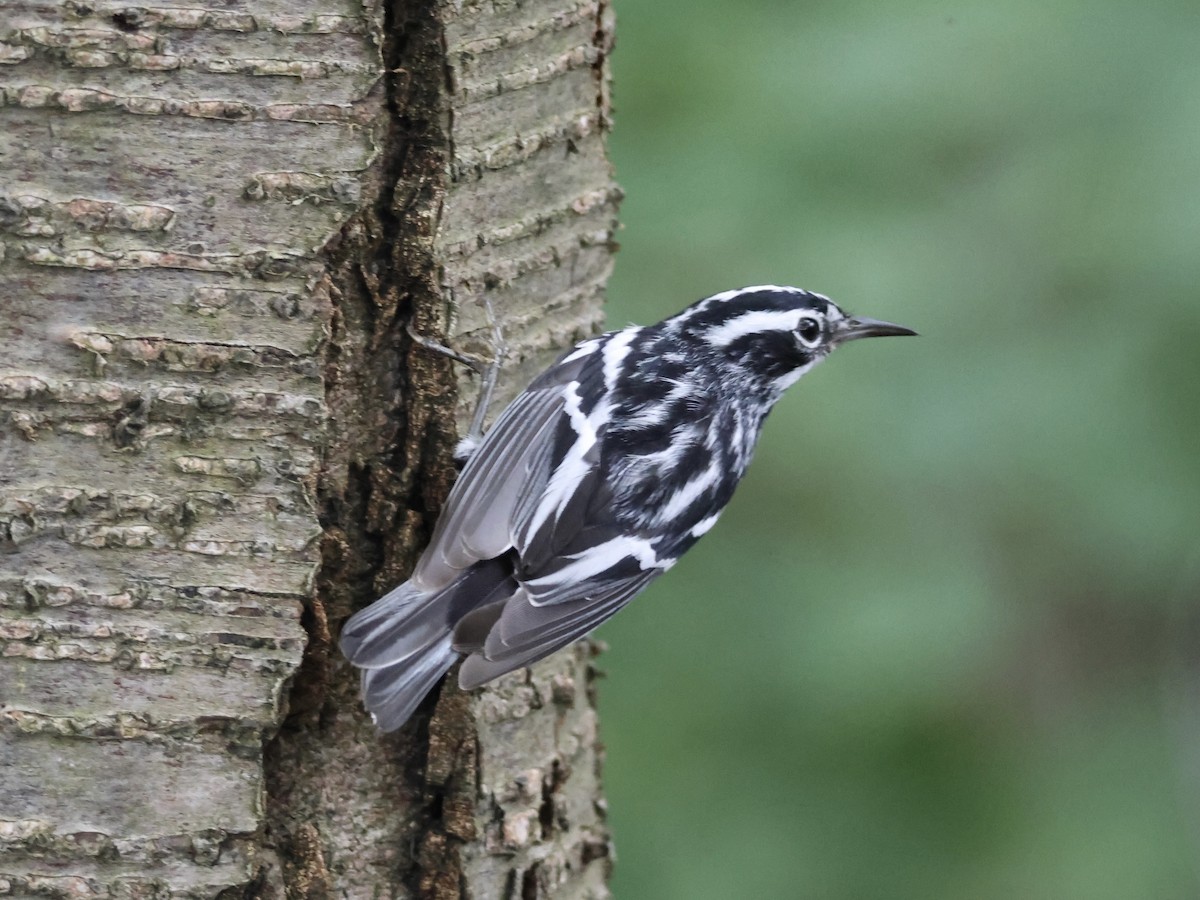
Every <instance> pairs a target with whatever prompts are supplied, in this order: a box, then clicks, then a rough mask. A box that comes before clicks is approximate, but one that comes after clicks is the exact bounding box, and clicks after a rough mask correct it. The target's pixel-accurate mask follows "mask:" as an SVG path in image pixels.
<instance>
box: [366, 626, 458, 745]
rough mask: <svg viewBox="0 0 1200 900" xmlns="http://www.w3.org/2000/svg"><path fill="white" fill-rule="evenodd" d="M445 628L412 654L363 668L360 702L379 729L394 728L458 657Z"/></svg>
mask: <svg viewBox="0 0 1200 900" xmlns="http://www.w3.org/2000/svg"><path fill="white" fill-rule="evenodd" d="M459 657H460V654H458V653H456V652H455V651H454V649H453V648H452V647H451V646H450V634H449V633H448V632H447V633H446V634H445V635H443V636H442V638H441V639H440V640H437V641H435V642H434V643H432V644H430V645H428V646H427V647H424V648H423V649H421V650H419V651H418V652H417V653H416V654H415V655H413V656H410V657H408V658H407V659H404V660H401V661H400V662H398V663H392V664H391V665H385V666H380V667H378V668H373V669H363V673H362V694H363V705H364V706H366V707H367V710H368V711H369V712H370V713H371V719H372V720H373V721H374V722H375V724H376V725H377V726H378V727H379V729H380V730H381V731H395V730H396V729H397V728H399V727H400V726H401V725H403V724H404V723H405V722H407V721H408V718H409V716H411V715H412V714H413V710H415V709H416V708H417V705H418V704H419V703H420V702H421V701H422V700H423V699H425V695H426V694H428V693H429V692H430V691H431V690H433V687H434V685H436V684H437V683H438V680H439V679H440V678H441V677H442V676H443V675H445V674H446V672H447V671H448V670H449V669H450V667H451V666H453V665H454V663H455V662H456V661H457V660H458V659H459Z"/></svg>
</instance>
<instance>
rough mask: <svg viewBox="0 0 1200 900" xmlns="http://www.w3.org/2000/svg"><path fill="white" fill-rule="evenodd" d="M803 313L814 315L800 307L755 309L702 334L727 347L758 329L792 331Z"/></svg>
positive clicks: (710, 341)
mask: <svg viewBox="0 0 1200 900" xmlns="http://www.w3.org/2000/svg"><path fill="white" fill-rule="evenodd" d="M803 315H816V314H815V313H813V312H811V311H808V310H801V309H769V310H768V309H756V310H754V311H752V312H747V313H742V314H741V315H740V316H737V317H736V318H733V319H730V320H729V321H728V322H723V323H721V324H720V325H715V326H713V327H712V328H710V329H708V331H707V332H705V334H704V338H705V340H707V341H708V342H709V343H710V344H712V345H713V346H714V347H728V346H729V345H730V344H732V343H733V342H734V341H736V340H737V339H738V338H741V337H745V336H746V335H748V334H756V333H758V332H760V331H794V330H795V328H796V326H797V325H798V324H800V317H801V316H803Z"/></svg>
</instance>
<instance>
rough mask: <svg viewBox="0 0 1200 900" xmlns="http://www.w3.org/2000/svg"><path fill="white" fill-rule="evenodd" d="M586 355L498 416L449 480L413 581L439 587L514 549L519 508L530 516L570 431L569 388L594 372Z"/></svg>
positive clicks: (576, 356) (552, 372)
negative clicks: (558, 444) (559, 445)
mask: <svg viewBox="0 0 1200 900" xmlns="http://www.w3.org/2000/svg"><path fill="white" fill-rule="evenodd" d="M592 355H593V354H592V353H583V354H581V353H580V351H579V350H576V351H574V352H572V353H569V354H568V355H566V356H565V357H564V358H563V359H562V360H560V361H559V362H558V363H556V364H555V365H553V366H551V367H550V368H549V369H548V370H546V371H545V372H543V373H542V374H541V375H540V376H538V378H537V379H536V380H535V381H534V382H533V384H531V385H530V386H529V387H528V388H527V389H526V390H525V391H524V392H523V393H522V394H520V395H519V396H518V397H517V398H516V399H515V400H514V401H513V402H512V403H511V404H510V405H509V406H508V408H507V409H505V410H504V412H503V413H501V415H500V417H499V418H498V419H497V420H496V423H495V424H494V425H493V426H492V427H491V428H490V429H489V430H488V432H487V434H486V435H484V437H483V440H482V441H481V442H480V444H479V447H478V448H477V449H476V450H475V452H474V453H473V454H472V456H471V458H470V459H469V460H468V461H467V464H466V466H465V467H464V468H463V471H462V473H461V474H460V475H459V476H458V479H457V480H456V481H455V483H454V487H453V489H452V490H451V491H450V496H449V497H447V499H446V505H445V507H444V508H443V509H442V514H441V515H440V516H439V517H438V521H437V524H436V525H435V526H434V530H433V536H432V538H431V539H430V542H429V547H428V549H426V551H425V553H424V554H423V555H422V556H421V560H420V562H419V563H417V566H416V569H415V570H414V572H413V575H412V581H413V582H414V583H416V584H417V585H419V586H421V587H422V588H423V589H426V590H429V589H435V588H440V587H444V586H445V585H447V584H449V583H450V582H452V581H453V580H454V579H455V578H457V577H458V576H459V575H460V574H461V572H462V570H463V569H466V568H468V567H470V566H472V565H474V564H475V563H477V562H479V561H480V560H484V559H492V558H494V557H497V556H500V555H502V554H503V553H505V552H507V551H508V550H509V549H511V548H512V547H513V546H514V541H513V535H514V533H515V531H516V530H517V525H518V520H519V517H520V515H521V509H522V508H525V509H526V515H528V507H529V498H537V497H540V496H542V495H543V494H544V493H545V492H546V489H547V484H548V482H549V480H550V478H551V475H552V474H553V466H552V458H553V455H554V450H555V446H556V442H557V441H558V440H560V438H562V432H563V430H564V429H567V430H569V426H568V425H567V422H568V420H567V418H566V416H565V415H564V409H565V404H566V394H567V389H568V388H569V387H570V386H571V385H573V384H579V383H580V380H581V379H583V380H585V381H586V380H588V379H589V373H590V372H591V370H592V369H596V370H598V369H599V366H598V365H595V364H594V361H593V360H592V359H591V357H592ZM589 364H590V365H589ZM591 377H599V378H603V374H602V373H599V372H597V374H596V375H595V376H591Z"/></svg>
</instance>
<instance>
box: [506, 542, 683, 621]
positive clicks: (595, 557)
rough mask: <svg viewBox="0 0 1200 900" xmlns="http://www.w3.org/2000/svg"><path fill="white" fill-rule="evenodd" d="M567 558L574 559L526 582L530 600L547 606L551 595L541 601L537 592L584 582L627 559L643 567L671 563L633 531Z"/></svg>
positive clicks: (652, 567)
mask: <svg viewBox="0 0 1200 900" xmlns="http://www.w3.org/2000/svg"><path fill="white" fill-rule="evenodd" d="M567 558H568V559H570V560H571V562H569V563H568V564H567V565H565V566H564V567H563V568H561V569H559V570H558V571H556V572H554V573H553V574H551V575H545V576H543V577H541V578H535V579H532V580H530V581H527V582H525V587H526V589H527V590H528V591H529V593H530V597H529V602H530V604H532V605H533V606H544V605H545V604H546V603H549V602H553V601H552V600H549V599H547V600H543V601H541V602H538V601H537V600H535V599H534V596H535V595H537V594H543V595H545V594H551V595H552V594H554V593H556V589H557V588H558V587H560V586H562V585H577V584H580V583H581V582H584V581H587V580H588V579H589V578H594V577H595V576H597V575H599V574H601V573H602V572H607V571H608V570H609V569H611V568H612V567H613V566H616V565H619V564H620V563H621V562H623V561H624V560H626V559H636V560H637V561H638V565H640V566H641V567H642V569H643V570H645V569H656V568H661V569H666V568H669V563H660V562H659V559H658V554H657V553H655V552H654V547H653V545H652V544H651V542H650V541H648V540H646V539H645V538H639V537H634V536H632V535H620V536H618V537H615V538H612V539H611V540H608V541H605V542H604V543H603V544H597V545H596V546H594V547H589V548H588V549H587V550H584V551H583V552H582V553H575V554H572V555H571V556H569V557H567Z"/></svg>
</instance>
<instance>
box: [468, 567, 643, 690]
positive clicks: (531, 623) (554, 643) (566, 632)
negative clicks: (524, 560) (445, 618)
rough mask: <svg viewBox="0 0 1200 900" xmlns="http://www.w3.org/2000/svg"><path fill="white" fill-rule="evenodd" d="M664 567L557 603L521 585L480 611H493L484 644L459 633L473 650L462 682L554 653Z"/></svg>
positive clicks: (592, 626)
mask: <svg viewBox="0 0 1200 900" xmlns="http://www.w3.org/2000/svg"><path fill="white" fill-rule="evenodd" d="M662 571H663V570H662V569H649V570H642V571H639V572H637V573H636V574H633V575H630V576H628V577H625V578H621V579H617V580H613V581H609V582H607V583H606V584H593V585H592V587H591V589H589V590H586V591H583V592H578V591H575V592H572V594H573V596H572V597H571V598H570V599H567V598H566V597H565V596H564V597H562V598H559V599H558V601H557V602H553V603H548V604H546V605H541V606H539V605H535V604H534V603H533V602H532V598H531V597H530V596H529V594H528V593H527V592H526V591H525V589H524V588H523V587H522V588H520V589H518V590H517V591H516V593H514V594H513V596H512V597H511V598H509V599H508V601H507V602H504V603H499V604H493V606H492V608H491V609H486V610H480V612H481V613H485V612H486V613H490V615H489V617H492V616H494V619H493V621H492V623H491V627H490V629H488V630H487V632H486V637H485V638H484V639H483V643H482V645H479V644H475V645H473V646H464V645H463V644H461V643H460V642H459V633H458V631H456V632H455V642H454V649H455V650H458V651H459V652H463V651H473V652H471V655H470V656H468V657H467V658H466V660H465V661H464V662H463V664H462V669H461V670H460V671H459V674H458V682H459V684H460V685H461V686H462V687H463V688H464V689H466V690H470V689H471V688H476V687H479V685H481V684H484V683H486V682H488V681H491V680H492V679H493V678H497V677H499V676H500V675H503V674H504V673H505V672H511V671H512V670H513V669H519V668H520V667H521V666H527V665H529V664H531V663H534V662H536V661H537V660H539V659H543V658H544V657H547V656H549V655H550V654H551V653H553V652H554V651H555V650H559V649H561V648H562V647H565V646H567V644H570V643H572V642H573V641H575V640H577V639H579V638H581V637H583V636H584V635H585V634H587V633H588V632H590V631H592V630H593V629H595V628H596V627H597V626H598V625H600V623H602V622H604V621H605V620H606V619H608V618H609V617H610V616H612V615H613V614H614V613H616V612H617V611H618V610H619V609H620V608H621V607H623V606H624V605H625V604H626V603H628V602H629V601H630V600H632V599H633V598H634V597H635V596H637V594H638V593H639V592H640V591H641V590H642V589H643V588H644V587H645V586H646V585H647V584H648V583H649V582H650V581H651V580H652V579H653V578H654V577H655V576H656V575H658V574H660V573H661V572H662Z"/></svg>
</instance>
